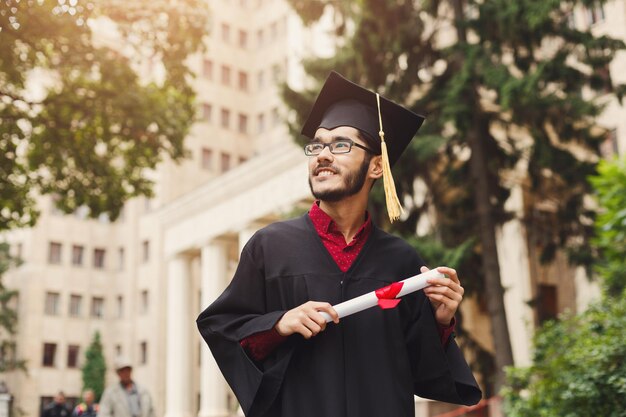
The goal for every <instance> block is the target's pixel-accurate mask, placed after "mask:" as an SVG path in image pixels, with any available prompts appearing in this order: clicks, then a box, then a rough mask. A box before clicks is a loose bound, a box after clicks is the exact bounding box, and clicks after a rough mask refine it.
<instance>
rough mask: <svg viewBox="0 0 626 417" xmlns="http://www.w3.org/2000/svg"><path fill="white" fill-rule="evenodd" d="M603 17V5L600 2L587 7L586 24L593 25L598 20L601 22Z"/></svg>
mask: <svg viewBox="0 0 626 417" xmlns="http://www.w3.org/2000/svg"><path fill="white" fill-rule="evenodd" d="M604 18H605V15H604V7H602V4H601V3H599V2H598V3H596V4H595V5H593V6H591V7H589V8H587V24H588V25H593V24H596V23H598V22H602V21H603V20H604Z"/></svg>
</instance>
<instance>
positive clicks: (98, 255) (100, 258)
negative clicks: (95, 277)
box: [93, 249, 106, 269]
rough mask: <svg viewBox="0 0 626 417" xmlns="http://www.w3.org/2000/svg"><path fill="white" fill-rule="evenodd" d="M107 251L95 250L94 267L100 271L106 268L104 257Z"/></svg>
mask: <svg viewBox="0 0 626 417" xmlns="http://www.w3.org/2000/svg"><path fill="white" fill-rule="evenodd" d="M105 254H106V251H105V250H104V249H94V250H93V267H94V268H98V269H103V268H104V256H105Z"/></svg>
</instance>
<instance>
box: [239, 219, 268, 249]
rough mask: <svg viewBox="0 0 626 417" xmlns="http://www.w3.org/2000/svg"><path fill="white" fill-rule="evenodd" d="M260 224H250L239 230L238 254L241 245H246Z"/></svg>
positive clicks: (241, 247)
mask: <svg viewBox="0 0 626 417" xmlns="http://www.w3.org/2000/svg"><path fill="white" fill-rule="evenodd" d="M261 227H262V226H261V225H257V224H252V225H250V226H249V227H246V228H245V229H243V230H241V231H239V251H238V252H239V254H240V255H241V251H242V250H243V247H244V246H246V243H248V241H249V240H250V238H251V237H252V235H254V234H255V233H256V232H257V230H259V229H260V228H261Z"/></svg>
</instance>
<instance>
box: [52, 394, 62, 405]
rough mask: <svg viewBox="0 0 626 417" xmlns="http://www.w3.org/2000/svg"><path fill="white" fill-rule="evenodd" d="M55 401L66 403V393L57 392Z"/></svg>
mask: <svg viewBox="0 0 626 417" xmlns="http://www.w3.org/2000/svg"><path fill="white" fill-rule="evenodd" d="M54 402H55V403H57V404H65V395H63V394H57V395H55V396H54Z"/></svg>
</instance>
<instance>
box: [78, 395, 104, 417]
mask: <svg viewBox="0 0 626 417" xmlns="http://www.w3.org/2000/svg"><path fill="white" fill-rule="evenodd" d="M95 400H96V394H95V393H94V392H93V390H92V389H88V390H86V391H85V392H84V393H83V402H82V403H80V404H78V405H77V406H76V407H74V411H73V412H72V417H96V416H97V415H98V404H96V403H95Z"/></svg>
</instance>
